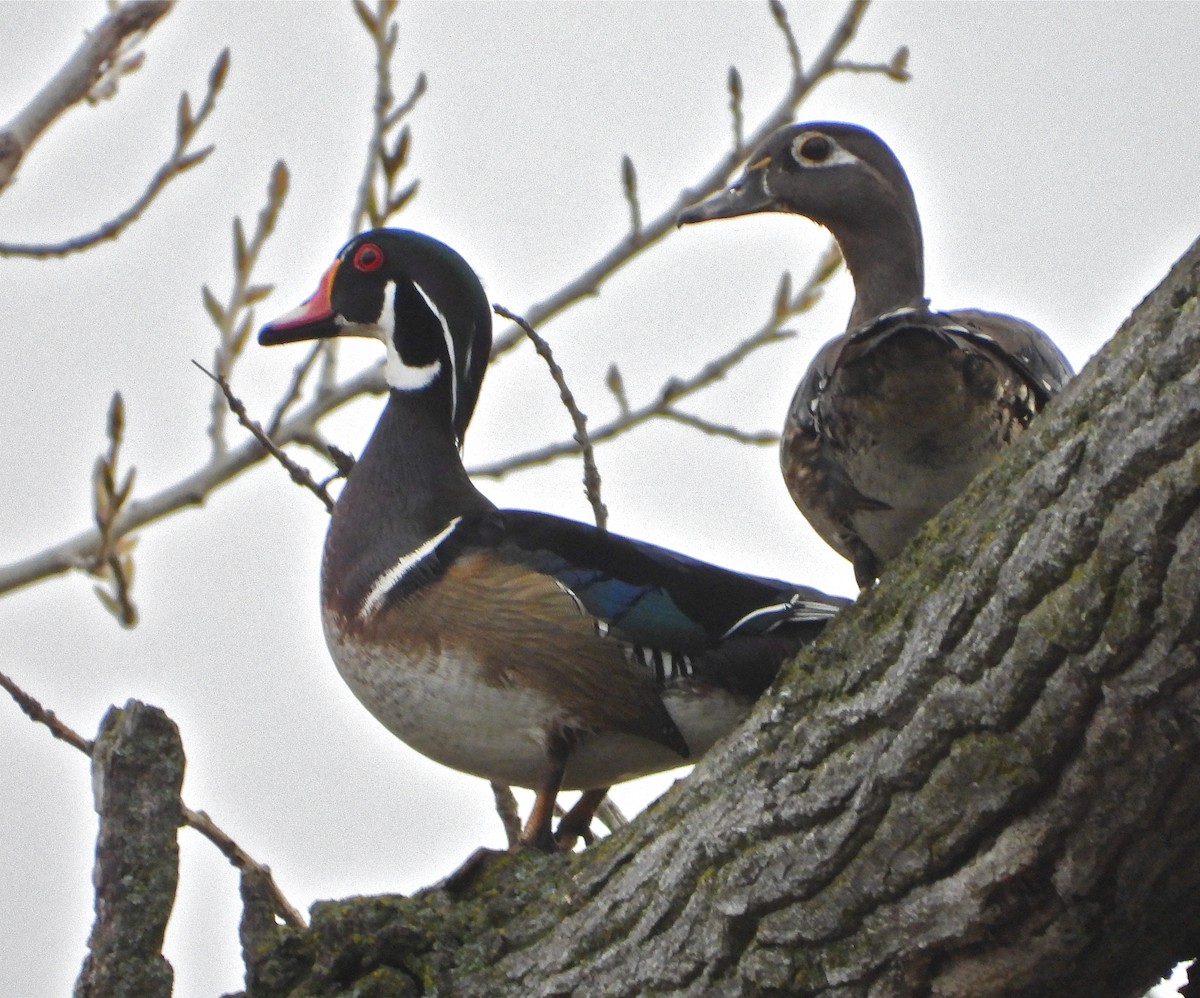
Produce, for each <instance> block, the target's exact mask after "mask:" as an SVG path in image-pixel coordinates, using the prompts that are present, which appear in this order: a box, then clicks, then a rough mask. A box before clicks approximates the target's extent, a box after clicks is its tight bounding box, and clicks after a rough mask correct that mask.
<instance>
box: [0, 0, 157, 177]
mask: <svg viewBox="0 0 1200 998" xmlns="http://www.w3.org/2000/svg"><path fill="white" fill-rule="evenodd" d="M170 9H171V4H170V2H169V0H153V2H131V3H123V4H121V5H120V6H119V7H117V8H116V9H115V10H113V11H111V12H110V13H109V14H108V15H107V16H106V17H105V18H104V20H102V21H101V22H100V23H99V24H98V25H96V27H95V28H93V29H92V30H91V31H89V32H88V34H87V37H86V38H85V39H84V42H83V44H82V45H80V46H79V48H78V49H76V51H75V53H74V54H73V55H72V56H71V58H70V59H68V60H67V62H66V63H65V64H64V65H63V67H62V68H61V69H60V70H59V71H58V72H57V73H55V74H54V76H53V77H52V78H51V79H50V81H49V82H47V83H46V85H45V86H44V87H42V89H41V90H39V91H38V93H37V95H36V96H35V97H34V98H33V100H31V101H30V102H29V103H28V104H26V105H25V107H23V108H22V109H21V110H20V111H19V112H18V113H17V115H16V117H15V118H13V119H12V120H11V121H10V122H8V124H6V125H5V126H4V127H3V128H0V192H2V191H4V190H5V189H6V188H7V187H8V185H9V184H10V183H11V182H12V179H13V177H14V176H15V175H16V172H17V167H19V166H20V164H21V160H22V159H23V158H24V157H25V154H26V153H28V152H29V150H30V149H31V148H33V145H34V143H35V142H36V141H37V140H38V139H39V138H40V137H41V135H42V133H43V132H44V131H45V130H46V129H47V128H49V127H50V126H51V125H52V124H53V123H54V122H55V120H56V119H57V118H58V117H59V116H60V115H61V114H62V113H63V112H64V111H66V110H67V109H68V108H70V107H73V106H74V105H76V104H78V103H79V102H80V101H83V100H87V99H88V98H89V97H91V98H92V99H93V101H94V100H98V99H102V98H104V97H110V96H112V94H113V93H115V91H116V82H117V79H118V78H119V77H120V76H122V75H124V74H126V73H128V72H132V71H133V70H135V69H137V68H138V66H139V65H141V56H140V54H135V55H131V54H129V50H130V49H131V48H133V47H134V46H136V45H137V43H138V42H139V41H140V40H141V39H142V38H143V37H144V36H145V34H146V32H148V31H149V30H150V29H151V28H152V27H154V25H155V24H156V23H157V22H158V21H159V19H160V18H162V17H163V15H164V14H166V13H167V11H169V10H170ZM102 82H103V83H105V84H107V86H105V87H102V88H101V89H100V92H99V93H97V92H96V91H97V84H100V83H102Z"/></svg>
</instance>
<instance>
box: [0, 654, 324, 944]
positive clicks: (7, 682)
mask: <svg viewBox="0 0 1200 998" xmlns="http://www.w3.org/2000/svg"><path fill="white" fill-rule="evenodd" d="M0 688H3V689H4V690H5V691H6V692H7V693H8V695H9V696H11V697H12V698H13V700H15V701H16V704H17V706H18V707H20V708H21V710H22V711H23V712H24V713H25V715H26V716H27V717H28V718H29V719H30V720H31V721H35V722H36V723H38V724H44V725H45V726H46V727H47V728H48V729H49V730H50V733H51V734H52V735H53V736H54V737H55V738H57V739H59V740H60V741H64V742H66V743H67V744H68V745H72V746H74V747H75V748H77V749H79V751H80V752H82V753H83V754H84V755H86V756H88V757H91V756H92V755H93V753H94V752H95V748H96V743H95V742H93V741H92V740H91V739H88V738H84V737H83V735H81V734H79V732H77V731H75V730H74V729H73V728H71V727H70V725H68V724H66V723H65V722H63V721H61V720H59V718H58V716H57V715H56V714H55V713H54V711H52V710H47V709H46V708H45V707H43V706H42V705H41V703H40V702H39V701H38V700H37V699H35V698H34V697H32V696H30V695H29V694H28V693H26V692H25V691H24V690H23V689H21V687H19V686H18V685H17V684H16V683H15V682H13V680H12V679H10V678H9V677H8V676H6V675H5V674H4V673H2V672H0ZM180 806H181V809H182V812H181V820H182V821H183V823H184V824H185V825H188V826H189V827H191V828H194V829H195V830H196V831H198V832H199V833H200V834H201V835H203V836H204V837H205V838H206V839H208V840H209V841H210V842H211V843H212V844H213V845H215V846H216V847H217V848H218V849H220V850H221V852H222V853H224V855H225V857H226V858H227V859H228V860H229V861H230V862H231V863H232V864H233V865H234V866H235V867H237V868H238V870H240V871H241V872H243V873H247V872H250V873H254V874H256V875H258V876H259V877H260V878H262V881H263V882H264V883H265V885H266V889H267V890H268V892H269V893H270V896H271V897H272V898H273V899H274V902H275V907H276V913H277V914H278V915H279V917H280V918H282V919H283V920H284V921H285V922H286V923H287V924H288V925H292V926H296V927H299V926H303V925H304V918H303V917H302V916H301V915H300V914H299V913H298V912H297V911H296V909H295V908H294V907H293V906H292V905H291V904H290V903H289V902H288V900H287V898H285V897H284V896H283V892H282V891H281V890H280V889H279V886H278V885H277V884H276V883H275V881H274V879H273V878H272V877H271V871H270V869H269V868H268V867H266V866H264V865H263V864H262V863H259V862H258V861H257V860H255V859H254V858H253V857H251V856H250V855H249V854H248V853H247V852H246V851H245V850H244V849H242V848H241V846H239V845H238V844H237V843H236V842H235V841H234V840H233V839H232V838H230V836H229V835H228V834H227V833H225V832H224V831H222V830H221V829H220V828H219V827H217V825H216V823H215V822H214V821H213V820H212V819H211V818H210V817H209V816H208V815H207V814H205V813H204V812H203V811H193V810H192V809H191V808H189V807H188V806H187V805H185V804H181V805H180Z"/></svg>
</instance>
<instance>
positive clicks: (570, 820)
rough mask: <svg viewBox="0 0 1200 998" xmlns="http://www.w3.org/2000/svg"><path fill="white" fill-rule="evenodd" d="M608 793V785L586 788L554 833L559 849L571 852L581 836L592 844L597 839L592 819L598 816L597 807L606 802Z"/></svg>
mask: <svg viewBox="0 0 1200 998" xmlns="http://www.w3.org/2000/svg"><path fill="white" fill-rule="evenodd" d="M607 793H608V787H597V788H596V789H595V790H585V791H584V792H583V795H582V796H581V797H580V798H579V800H577V801H576V802H575V803H574V805H573V806H572V807H571V810H569V811H568V812H567V813H566V814H564V815H563V816H562V819H561V820H560V821H559V823H558V831H556V832H555V833H554V840H555V842H557V843H558V848H559V849H561V850H562V851H563V852H569V851H570V850H571V849H573V848H575V843H576V842H577V841H578V840H579V839H580V838H582V839H583V841H584V842H586V843H587V844H588V845H591V844H592V842H593V841H594V840H595V836H594V835H592V831H591V826H592V819H593V818H594V817H595V816H596V811H597V809H598V808H599V807H600V805H601V804H603V803H604V797H605V795H606V794H607Z"/></svg>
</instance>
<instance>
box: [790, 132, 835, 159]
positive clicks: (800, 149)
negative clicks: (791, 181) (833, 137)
mask: <svg viewBox="0 0 1200 998" xmlns="http://www.w3.org/2000/svg"><path fill="white" fill-rule="evenodd" d="M792 149H793V151H794V152H795V154H796V159H798V160H800V161H801V162H802V163H824V162H825V160H827V159H829V157H830V156H832V155H833V143H832V142H830V141H829V139H827V138H825V136H824V135H809V136H807V137H806V138H801V139H800V141H799V142H797V143H796V144H795V145H794V146H793V147H792Z"/></svg>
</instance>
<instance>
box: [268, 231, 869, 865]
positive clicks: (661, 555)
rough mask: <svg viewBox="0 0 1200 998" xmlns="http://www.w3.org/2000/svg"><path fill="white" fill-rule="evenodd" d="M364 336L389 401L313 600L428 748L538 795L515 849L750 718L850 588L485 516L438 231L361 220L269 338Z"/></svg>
mask: <svg viewBox="0 0 1200 998" xmlns="http://www.w3.org/2000/svg"><path fill="white" fill-rule="evenodd" d="M328 336H371V337H376V338H378V339H380V340H382V341H383V344H384V346H385V348H386V350H387V362H386V367H385V374H386V378H387V382H388V385H389V388H390V391H389V393H388V401H387V405H386V407H385V408H384V410H383V415H382V416H381V417H380V420H379V423H378V425H377V426H376V427H375V431H374V433H373V434H372V435H371V439H370V441H369V442H368V443H367V447H366V450H364V451H363V454H362V457H361V458H360V459H359V460H358V463H357V464H356V465H355V466H354V468H353V470H352V471H351V473H350V476H349V479H348V480H347V482H346V485H345V487H344V489H343V490H342V493H341V496H340V497H339V499H338V501H337V505H336V507H335V509H334V512H333V517H332V520H331V523H330V526H329V533H328V535H327V537H326V540H325V554H324V562H323V567H322V580H321V606H322V612H323V618H324V625H325V635H326V639H327V641H328V644H329V648H330V652H331V654H332V656H333V659H334V661H335V662H336V663H337V667H338V670H339V671H340V672H341V674H342V677H343V678H344V679H345V681H346V682H347V684H349V686H350V688H351V689H352V690H353V691H354V693H355V695H356V696H357V697H358V698H359V700H361V701H362V703H363V704H364V705H365V706H366V707H367V709H368V710H370V711H371V713H372V714H374V715H375V717H376V718H377V719H378V720H379V721H381V722H382V723H383V724H384V725H385V726H386V727H387V728H388V729H389V730H390V731H391V732H392V733H393V734H395V735H396V736H397V737H399V738H401V739H403V740H404V741H405V742H407V743H408V744H409V745H411V746H412V747H413V748H415V749H417V750H418V751H419V752H422V753H424V754H425V755H427V756H429V757H430V758H432V759H434V760H436V761H438V762H440V763H442V764H444V765H447V766H451V767H453V768H455V769H460V770H463V771H465V772H468V773H473V774H475V775H477V776H482V777H484V778H486V779H489V780H495V781H498V782H502V783H507V784H513V785H516V786H523V787H530V788H532V789H534V790H535V791H536V793H537V797H536V802H535V805H534V808H533V812H532V814H531V816H530V818H529V821H528V823H527V824H526V826H525V827H524V829H523V831H522V834H521V844H523V845H529V846H534V847H537V848H540V849H543V850H547V851H550V850H553V849H554V848H555V846H556V839H555V836H554V835H553V834H552V833H551V829H550V824H551V819H552V815H553V806H554V800H555V796H556V795H557V793H558V791H559V790H560V789H562V788H566V789H572V788H573V789H582V790H585V791H588V792H587V793H586V794H585V795H584V797H583V798H582V799H581V803H580V805H577V808H576V810H574V811H572V812H571V814H569V815H568V819H569V821H568V820H567V819H564V822H565V823H566V824H567V825H568V826H569V827H567V828H565V829H564V827H563V825H560V826H559V834H560V836H562V838H563V839H567V840H569V839H571V838H573V836H575V835H577V834H580V833H581V832H583V831H586V828H587V824H588V822H589V821H590V819H591V815H592V812H593V811H594V809H595V807H596V806H598V805H599V803H600V801H601V800H602V799H603V797H604V792H605V790H606V788H607V787H608V786H609V785H610V784H612V783H615V782H618V781H621V780H627V779H630V778H632V777H635V776H641V775H643V774H646V773H652V772H656V771H659V770H663V769H670V768H672V767H675V766H679V765H683V764H684V763H685V762H687V761H689V760H694V759H695V757H696V756H698V755H699V754H701V753H703V752H704V751H705V750H707V749H708V748H709V747H710V746H711V745H712V744H713V743H714V742H715V741H716V740H717V739H718V738H720V737H721V736H722V735H724V734H725V733H726V732H728V731H729V730H731V729H732V728H733V727H734V726H735V725H736V724H737V723H738V722H739V721H740V720H741V719H742V718H743V717H744V716H745V714H746V713H747V711H748V709H749V706H750V704H751V703H752V702H753V701H754V699H755V698H756V697H757V696H758V695H759V694H761V693H762V692H763V691H764V690H765V689H766V688H767V686H768V685H769V684H770V683H771V681H772V679H773V678H774V677H775V675H776V673H777V672H778V670H779V667H780V665H781V663H783V662H785V661H787V659H788V658H790V657H792V656H793V655H795V653H796V652H797V650H798V649H800V648H801V647H802V646H803V645H805V644H807V643H808V642H810V641H812V640H813V639H814V638H815V637H816V636H817V635H818V634H819V633H820V632H821V630H822V629H823V628H824V627H825V624H826V622H827V621H828V620H829V618H830V617H832V616H833V614H834V613H836V612H837V610H838V609H839V608H840V607H842V606H843V605H845V603H846V601H845V600H842V599H838V598H834V597H829V596H825V595H823V594H822V593H819V592H817V591H815V590H813V589H809V588H807V587H806V586H794V585H790V584H788V583H785V582H777V581H774V580H771V579H762V578H756V577H753V576H748V575H741V574H738V573H736V572H731V571H727V570H725V569H723V568H717V567H715V566H713V565H708V564H705V563H703V562H700V561H696V560H694V559H692V558H688V557H686V556H684V555H681V554H676V553H674V552H672V551H667V550H664V549H663V548H659V547H655V546H654V545H652V544H645V543H642V542H639V541H634V540H630V539H628V538H625V537H619V536H617V535H615V534H611V533H606V532H604V531H601V530H598V529H596V528H595V527H591V526H588V525H585V524H582V523H577V522H574V521H572V520H566V519H561V518H559V517H555V516H549V515H546V514H543V513H533V512H525V511H516V510H500V509H497V508H496V507H495V506H494V505H493V504H492V503H491V502H489V501H488V499H487V498H485V497H484V496H483V494H482V493H480V492H479V490H478V489H476V488H475V486H474V485H473V484H472V483H471V480H470V478H469V477H468V476H467V473H466V471H465V470H464V468H463V464H462V460H461V457H460V454H459V451H460V447H461V444H462V439H463V434H464V433H465V432H466V429H467V424H468V422H469V421H470V419H471V413H472V411H473V409H474V408H475V402H476V399H477V397H478V395H479V388H480V385H481V383H482V380H483V374H484V370H485V368H486V367H487V364H488V359H489V351H490V348H491V338H492V321H491V310H490V309H489V307H488V301H487V298H486V297H485V296H484V291H483V287H482V286H481V285H480V283H479V279H478V278H477V277H476V275H475V273H474V272H473V271H472V270H471V268H470V267H469V266H468V265H467V263H466V262H465V261H464V260H463V259H462V257H460V256H459V255H458V254H457V253H455V252H454V251H453V250H452V249H450V248H449V247H448V246H445V245H443V244H442V243H440V242H438V241H437V240H435V239H431V238H430V237H429V236H425V235H421V234H419V233H416V232H409V231H404V230H399V229H377V230H374V231H371V232H366V233H364V234H362V235H360V236H358V237H357V238H355V239H353V240H351V241H350V243H349V244H348V245H347V246H346V247H345V248H344V249H343V250H342V251H341V253H339V254H338V257H337V259H336V260H335V261H334V263H333V265H332V266H331V267H330V268H329V270H328V271H326V273H325V275H324V277H322V279H321V283H320V286H319V288H318V290H317V292H316V293H315V294H314V295H313V296H312V297H311V298H309V299H308V300H307V301H306V302H305V303H304V304H303V305H301V306H300V307H299V308H297V309H295V310H294V311H292V312H290V313H288V314H287V315H285V316H283V317H282V318H279V319H277V320H275V321H274V322H271V323H268V324H267V325H266V326H264V327H263V329H262V331H261V332H260V333H259V342H260V343H263V344H268V345H270V344H276V343H290V342H293V341H296V340H304V339H314V338H320V337H328Z"/></svg>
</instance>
